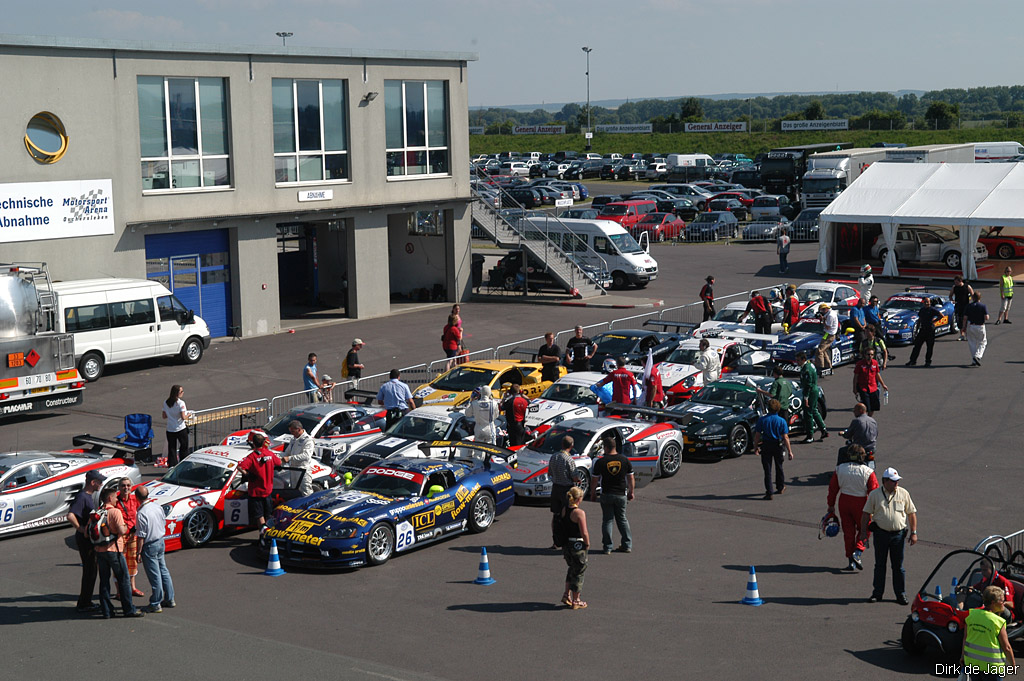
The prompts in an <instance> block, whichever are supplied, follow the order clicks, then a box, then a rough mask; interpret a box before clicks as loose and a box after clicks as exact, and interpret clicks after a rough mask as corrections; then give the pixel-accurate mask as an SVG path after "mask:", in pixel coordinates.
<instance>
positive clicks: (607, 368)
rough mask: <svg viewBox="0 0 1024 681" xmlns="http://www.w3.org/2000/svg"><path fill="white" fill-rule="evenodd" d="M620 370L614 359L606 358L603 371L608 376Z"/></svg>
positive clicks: (602, 366)
mask: <svg viewBox="0 0 1024 681" xmlns="http://www.w3.org/2000/svg"><path fill="white" fill-rule="evenodd" d="M618 368H619V365H618V364H616V363H615V360H614V359H612V358H611V357H607V358H605V360H604V363H603V364H602V365H601V371H603V372H605V373H606V374H610V373H611V372H613V371H615V370H616V369H618Z"/></svg>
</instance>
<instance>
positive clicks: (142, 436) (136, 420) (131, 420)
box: [115, 414, 153, 461]
mask: <svg viewBox="0 0 1024 681" xmlns="http://www.w3.org/2000/svg"><path fill="white" fill-rule="evenodd" d="M115 439H116V440H118V441H119V442H121V443H122V444H126V445H128V446H129V447H138V448H139V449H140V450H145V451H139V453H138V455H137V456H136V459H140V460H143V461H152V460H153V417H152V416H150V415H149V414H128V415H127V416H125V417H124V432H123V433H121V434H120V435H118V436H117V438H115Z"/></svg>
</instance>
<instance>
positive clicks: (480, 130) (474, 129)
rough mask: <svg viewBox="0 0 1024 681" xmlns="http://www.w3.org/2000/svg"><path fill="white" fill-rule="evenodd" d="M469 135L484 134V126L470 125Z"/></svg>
mask: <svg viewBox="0 0 1024 681" xmlns="http://www.w3.org/2000/svg"><path fill="white" fill-rule="evenodd" d="M469 134H470V135H482V134H484V126H482V125H471V126H469Z"/></svg>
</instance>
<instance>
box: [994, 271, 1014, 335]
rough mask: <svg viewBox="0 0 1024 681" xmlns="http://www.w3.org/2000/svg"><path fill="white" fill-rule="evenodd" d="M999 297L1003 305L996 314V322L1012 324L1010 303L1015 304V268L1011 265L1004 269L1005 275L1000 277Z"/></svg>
mask: <svg viewBox="0 0 1024 681" xmlns="http://www.w3.org/2000/svg"><path fill="white" fill-rule="evenodd" d="M999 297H1000V298H1001V299H1002V305H1001V306H1000V307H999V314H997V315H996V324H999V323H1000V322H1005V323H1007V324H1012V323H1013V322H1011V321H1010V305H1012V304H1013V268H1011V267H1010V266H1009V265H1007V266H1006V269H1005V270H1003V276H1002V277H1000V279H999Z"/></svg>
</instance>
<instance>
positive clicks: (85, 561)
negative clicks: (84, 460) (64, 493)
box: [68, 471, 103, 613]
mask: <svg viewBox="0 0 1024 681" xmlns="http://www.w3.org/2000/svg"><path fill="white" fill-rule="evenodd" d="M102 486H103V474H102V473H100V472H99V471H89V472H88V473H86V474H85V487H83V488H82V489H81V490H79V492H78V494H77V495H75V499H74V501H72V502H71V508H70V509H68V522H69V523H71V526H72V527H74V528H75V548H77V549H78V556H79V557H80V558H81V559H82V588H81V590H80V591H79V592H78V604H77V606H76V607H75V609H76V610H77V611H78V612H81V613H86V612H95V611H96V610H99V606H98V605H96V604H95V603H93V602H92V595H93V593H95V591H96V550H95V549H94V548H93V545H92V542H91V541H89V536H88V535H87V534H86V530H87V529H88V527H89V517H90V516H91V515H92V512H93V511H95V510H96V502H94V501H93V499H92V495H94V494H96V492H98V491H99V489H100V487H102Z"/></svg>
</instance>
